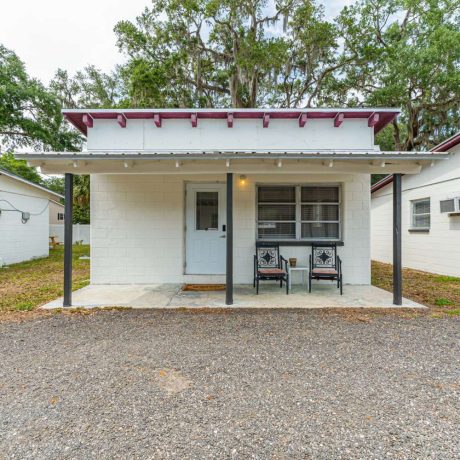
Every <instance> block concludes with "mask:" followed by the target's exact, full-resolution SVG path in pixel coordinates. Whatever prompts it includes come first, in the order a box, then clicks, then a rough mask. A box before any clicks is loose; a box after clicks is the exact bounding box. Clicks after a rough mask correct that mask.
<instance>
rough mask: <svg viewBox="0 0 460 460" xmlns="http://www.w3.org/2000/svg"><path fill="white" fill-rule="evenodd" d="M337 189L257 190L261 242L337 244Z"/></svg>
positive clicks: (266, 187)
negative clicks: (309, 241) (323, 242)
mask: <svg viewBox="0 0 460 460" xmlns="http://www.w3.org/2000/svg"><path fill="white" fill-rule="evenodd" d="M340 231H341V229H340V187H339V186H337V185H335V186H331V185H263V186H259V187H258V189H257V237H258V239H260V240H311V241H313V240H314V241H318V240H337V239H339V238H340Z"/></svg>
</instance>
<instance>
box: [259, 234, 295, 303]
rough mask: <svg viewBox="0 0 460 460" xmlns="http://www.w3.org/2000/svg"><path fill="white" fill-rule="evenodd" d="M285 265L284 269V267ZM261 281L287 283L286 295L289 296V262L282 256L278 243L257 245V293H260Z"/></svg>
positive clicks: (260, 243)
mask: <svg viewBox="0 0 460 460" xmlns="http://www.w3.org/2000/svg"><path fill="white" fill-rule="evenodd" d="M283 265H284V267H283ZM260 280H272V281H273V280H275V281H279V282H280V288H282V287H283V281H284V282H285V283H286V294H289V282H288V281H289V274H288V269H287V260H286V259H285V258H284V257H283V256H282V255H280V246H279V244H278V243H268V242H258V243H256V254H255V256H254V283H253V286H254V287H255V288H256V293H257V294H258V293H259V281H260Z"/></svg>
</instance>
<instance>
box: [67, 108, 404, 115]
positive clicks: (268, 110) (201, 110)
mask: <svg viewBox="0 0 460 460" xmlns="http://www.w3.org/2000/svg"><path fill="white" fill-rule="evenodd" d="M62 112H63V113H89V112H91V113H109V112H110V113H151V112H163V113H171V114H173V113H184V112H185V113H188V112H190V113H192V112H193V113H227V112H242V113H262V112H266V113H291V112H302V113H315V112H331V113H335V112H344V113H349V112H351V113H352V112H364V113H366V112H381V113H383V112H388V113H395V112H397V113H401V109H400V108H398V107H397V108H394V107H312V108H275V107H273V108H271V107H265V108H264V107H259V108H249V109H247V108H236V107H229V108H193V107H184V108H174V109H172V108H169V109H168V108H162V107H152V108H143V109H136V108H132V109H121V108H113V109H112V108H108V109H103V108H98V109H96V108H91V107H88V108H77V109H67V108H63V109H62Z"/></svg>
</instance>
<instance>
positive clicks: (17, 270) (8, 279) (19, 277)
mask: <svg viewBox="0 0 460 460" xmlns="http://www.w3.org/2000/svg"><path fill="white" fill-rule="evenodd" d="M83 255H86V256H87V255H89V246H88V245H80V246H74V247H73V283H72V288H73V289H74V290H75V289H79V288H81V287H83V286H86V285H87V284H89V260H79V257H80V256H83ZM63 265H64V248H63V246H58V247H56V248H55V249H50V255H49V257H46V258H42V259H35V260H29V261H27V262H21V263H19V264H13V265H9V266H8V267H4V268H0V312H2V311H31V310H34V309H36V308H37V307H39V306H41V305H43V304H44V303H46V302H49V301H51V300H53V299H55V298H57V297H60V296H62V294H63V282H64V275H63Z"/></svg>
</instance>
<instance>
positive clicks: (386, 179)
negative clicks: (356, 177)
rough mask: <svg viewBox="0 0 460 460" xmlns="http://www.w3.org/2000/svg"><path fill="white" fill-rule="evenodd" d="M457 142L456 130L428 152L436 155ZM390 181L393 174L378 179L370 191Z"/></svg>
mask: <svg viewBox="0 0 460 460" xmlns="http://www.w3.org/2000/svg"><path fill="white" fill-rule="evenodd" d="M458 144H460V132H458V133H457V134H454V135H453V136H451V137H449V138H448V139H446V140H445V141H443V142H441V143H440V144H438V145H436V146H435V147H433V148H432V149H431V150H430V152H431V153H432V154H436V156H437V155H439V153H445V152H448V151H449V150H450V149H452V148H453V147H455V146H457V145H458ZM392 182H393V176H387V177H384V178H383V179H381V180H379V181H378V182H376V183H375V184H374V185H373V186H372V188H371V192H372V193H374V192H376V191H377V190H380V189H381V188H383V187H385V186H387V185H388V184H391V183H392Z"/></svg>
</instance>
